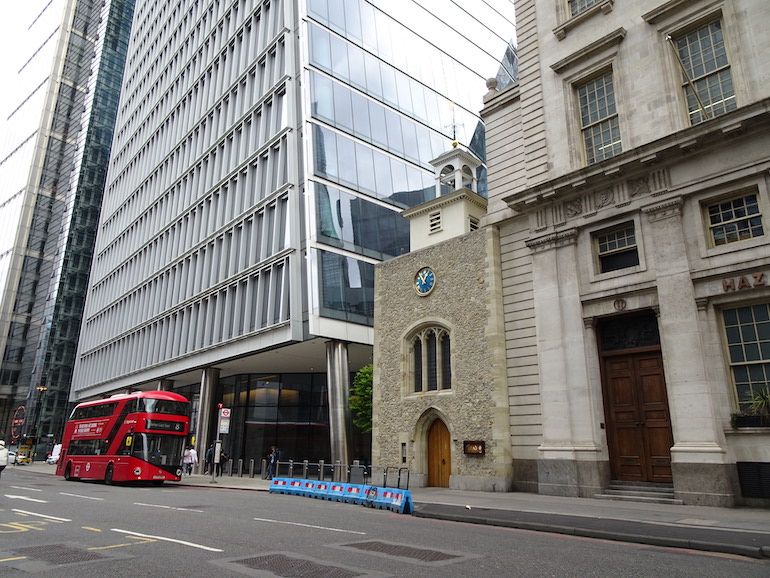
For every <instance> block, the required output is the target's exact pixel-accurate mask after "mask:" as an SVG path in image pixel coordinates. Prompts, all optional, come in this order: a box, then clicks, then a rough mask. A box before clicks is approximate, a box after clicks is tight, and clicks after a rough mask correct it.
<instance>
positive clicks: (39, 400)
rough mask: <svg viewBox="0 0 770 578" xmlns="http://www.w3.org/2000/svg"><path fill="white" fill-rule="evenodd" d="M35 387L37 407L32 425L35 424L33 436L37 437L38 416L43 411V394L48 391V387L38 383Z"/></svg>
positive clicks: (38, 433)
mask: <svg viewBox="0 0 770 578" xmlns="http://www.w3.org/2000/svg"><path fill="white" fill-rule="evenodd" d="M35 389H37V408H36V410H35V421H34V424H33V425H34V426H35V429H34V434H35V438H37V437H39V435H40V432H39V431H38V430H39V429H40V418H41V417H42V416H41V414H42V413H43V394H44V393H45V392H46V391H48V388H47V387H46V386H45V385H38V386H37V387H36V388H35Z"/></svg>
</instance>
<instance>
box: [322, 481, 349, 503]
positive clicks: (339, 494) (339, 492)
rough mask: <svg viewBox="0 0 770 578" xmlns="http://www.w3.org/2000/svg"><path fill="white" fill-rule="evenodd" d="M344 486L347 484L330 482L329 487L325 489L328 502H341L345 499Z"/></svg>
mask: <svg viewBox="0 0 770 578" xmlns="http://www.w3.org/2000/svg"><path fill="white" fill-rule="evenodd" d="M346 488H347V484H339V483H336V482H331V483H330V484H329V489H328V490H327V491H326V499H327V500H329V501H330V502H343V501H344V500H345V490H346Z"/></svg>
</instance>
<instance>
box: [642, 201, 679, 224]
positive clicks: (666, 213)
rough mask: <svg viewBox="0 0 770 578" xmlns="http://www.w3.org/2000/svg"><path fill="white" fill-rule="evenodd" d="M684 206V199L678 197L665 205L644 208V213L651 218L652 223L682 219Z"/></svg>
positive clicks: (659, 204)
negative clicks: (674, 218)
mask: <svg viewBox="0 0 770 578" xmlns="http://www.w3.org/2000/svg"><path fill="white" fill-rule="evenodd" d="M682 205H684V200H683V199H682V197H676V198H674V199H669V200H667V201H666V202H664V203H658V204H657V205H651V206H647V207H642V212H643V213H646V214H647V215H648V216H649V218H650V221H662V220H663V219H670V218H672V217H680V216H681V215H682Z"/></svg>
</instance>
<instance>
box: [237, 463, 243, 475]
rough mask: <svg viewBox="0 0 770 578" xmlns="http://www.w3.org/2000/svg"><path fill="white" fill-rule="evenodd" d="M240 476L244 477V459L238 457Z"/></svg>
mask: <svg viewBox="0 0 770 578" xmlns="http://www.w3.org/2000/svg"><path fill="white" fill-rule="evenodd" d="M238 477H239V478H242V477H243V459H242V458H238Z"/></svg>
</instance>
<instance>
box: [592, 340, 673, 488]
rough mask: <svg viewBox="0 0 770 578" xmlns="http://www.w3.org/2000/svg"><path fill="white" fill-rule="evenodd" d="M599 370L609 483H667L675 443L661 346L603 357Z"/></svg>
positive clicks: (669, 478)
mask: <svg viewBox="0 0 770 578" xmlns="http://www.w3.org/2000/svg"><path fill="white" fill-rule="evenodd" d="M602 366H603V367H602V368H603V389H604V405H605V414H606V420H607V441H608V444H609V453H610V467H611V469H612V476H613V479H615V480H623V481H638V482H658V483H670V482H671V481H672V476H671V446H672V445H673V443H674V441H673V434H672V430H671V419H670V416H669V409H668V397H667V395H666V380H665V377H664V373H663V357H662V355H661V352H660V348H654V349H652V350H648V351H642V352H622V351H621V352H617V353H613V354H610V355H603V359H602Z"/></svg>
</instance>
